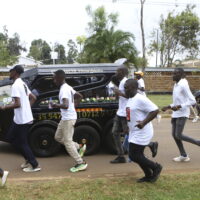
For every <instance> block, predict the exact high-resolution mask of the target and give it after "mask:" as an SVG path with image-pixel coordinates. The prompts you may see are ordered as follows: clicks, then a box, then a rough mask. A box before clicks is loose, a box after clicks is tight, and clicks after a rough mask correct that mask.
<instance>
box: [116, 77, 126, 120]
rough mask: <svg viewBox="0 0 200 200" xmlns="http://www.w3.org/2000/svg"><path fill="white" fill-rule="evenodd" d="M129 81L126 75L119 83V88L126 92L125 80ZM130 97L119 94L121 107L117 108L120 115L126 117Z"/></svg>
mask: <svg viewBox="0 0 200 200" xmlns="http://www.w3.org/2000/svg"><path fill="white" fill-rule="evenodd" d="M126 81H127V78H126V77H124V78H123V79H122V80H121V81H120V83H119V90H120V91H121V92H122V93H123V94H125V89H124V85H125V82H126ZM127 101H128V99H127V98H124V97H122V96H119V107H118V110H117V115H118V116H120V117H126V104H127Z"/></svg>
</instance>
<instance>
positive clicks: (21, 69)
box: [10, 65, 24, 75]
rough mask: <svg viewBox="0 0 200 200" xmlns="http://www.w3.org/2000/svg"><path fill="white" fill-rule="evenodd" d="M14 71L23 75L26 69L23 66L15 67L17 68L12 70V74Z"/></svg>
mask: <svg viewBox="0 0 200 200" xmlns="http://www.w3.org/2000/svg"><path fill="white" fill-rule="evenodd" d="M12 71H16V72H17V74H19V75H21V74H23V73H24V68H23V66H22V65H15V66H14V67H13V68H12V69H11V70H10V72H12Z"/></svg>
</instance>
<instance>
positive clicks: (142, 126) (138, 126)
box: [135, 121, 145, 129]
mask: <svg viewBox="0 0 200 200" xmlns="http://www.w3.org/2000/svg"><path fill="white" fill-rule="evenodd" d="M137 123H138V124H137V125H135V127H137V128H139V129H143V128H144V126H145V124H144V122H143V121H137Z"/></svg>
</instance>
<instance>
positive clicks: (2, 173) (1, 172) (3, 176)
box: [0, 168, 9, 186]
mask: <svg viewBox="0 0 200 200" xmlns="http://www.w3.org/2000/svg"><path fill="white" fill-rule="evenodd" d="M8 174H9V171H4V170H3V169H1V168H0V177H1V186H4V185H5V184H6V181H7V177H8Z"/></svg>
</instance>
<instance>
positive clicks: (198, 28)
mask: <svg viewBox="0 0 200 200" xmlns="http://www.w3.org/2000/svg"><path fill="white" fill-rule="evenodd" d="M193 9H194V6H187V7H186V9H185V10H184V11H182V12H181V13H175V12H174V11H172V12H169V13H168V16H167V18H166V19H164V17H163V16H161V20H160V23H159V35H158V40H157V39H156V31H154V32H153V33H152V40H151V43H150V46H149V52H150V53H154V52H156V51H158V52H159V53H160V63H161V66H162V67H165V66H167V67H170V66H171V65H172V63H173V61H174V59H175V57H176V56H177V55H180V54H182V55H185V56H186V57H193V58H195V57H196V56H197V55H198V53H199V45H200V41H199V39H198V38H199V37H200V20H199V18H198V16H197V14H196V13H194V11H193Z"/></svg>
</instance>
